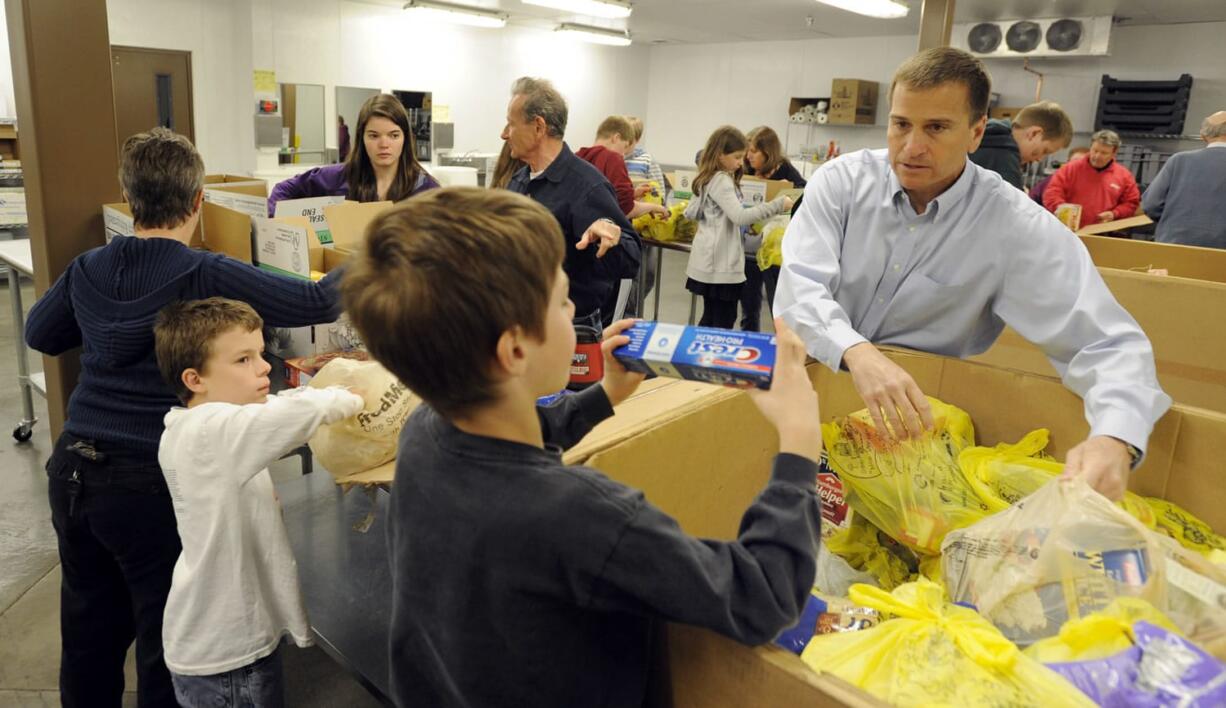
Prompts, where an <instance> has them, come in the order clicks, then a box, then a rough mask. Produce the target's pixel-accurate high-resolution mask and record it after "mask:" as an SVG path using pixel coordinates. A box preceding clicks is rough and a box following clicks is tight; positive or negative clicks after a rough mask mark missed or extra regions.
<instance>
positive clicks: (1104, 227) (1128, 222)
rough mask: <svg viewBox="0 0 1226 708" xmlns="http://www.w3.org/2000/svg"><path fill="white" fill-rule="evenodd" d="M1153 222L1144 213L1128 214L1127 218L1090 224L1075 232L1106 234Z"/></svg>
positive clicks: (1082, 234)
mask: <svg viewBox="0 0 1226 708" xmlns="http://www.w3.org/2000/svg"><path fill="white" fill-rule="evenodd" d="M1152 223H1154V220H1153V219H1151V218H1149V217H1148V216H1146V215H1144V214H1137V215H1136V216H1130V217H1128V218H1127V219H1115V220H1114V221H1105V222H1103V223H1101V224H1090V225H1088V226H1082V227H1081V228H1079V229H1077V233H1078V234H1079V235H1081V236H1093V235H1095V234H1107V233H1113V232H1117V231H1127V230H1128V229H1135V228H1136V227H1138V226H1148V225H1150V224H1152Z"/></svg>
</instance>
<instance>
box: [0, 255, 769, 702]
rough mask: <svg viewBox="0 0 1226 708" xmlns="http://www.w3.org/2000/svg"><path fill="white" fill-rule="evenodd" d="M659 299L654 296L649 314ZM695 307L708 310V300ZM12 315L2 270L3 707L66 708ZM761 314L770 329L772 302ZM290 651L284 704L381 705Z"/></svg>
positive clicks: (671, 280)
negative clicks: (19, 436)
mask: <svg viewBox="0 0 1226 708" xmlns="http://www.w3.org/2000/svg"><path fill="white" fill-rule="evenodd" d="M685 263H686V256H685V254H682V253H677V252H674V251H666V252H665V253H664V273H663V277H662V279H661V282H662V284H663V286H662V296H661V301H660V319H661V320H662V321H665V322H685V321H686V319H687V318H688V316H689V308H690V298H689V293H688V292H686V291H685ZM22 300H23V302H24V304H25V306H26V309H27V310H28V309H29V307H30V305H31V304H32V303H33V302H34V293H33V286H32V285H31V284H30V283H29V282H28V281H23V287H22ZM652 302H653V298H652V296H649V299H648V307H647V314H648V315H650V314H651V313H652V311H653V308H652ZM697 309H698V313H697V314H698V315H699V316H701V310H702V304H701V302H699V303H698V306H697ZM11 320H12V315H11V305H10V301H9V292H8V281H7V279H4V278H0V708H10V707H14V708H16V707H20V708H27V707H29V708H33V707H36V706H38V707H41V706H59V704H60V703H59V695H58V692H57V685H58V673H59V663H60V662H59V582H60V574H59V559H58V556H57V552H56V542H55V532H54V530H53V529H52V528H51V513H50V510H49V508H48V505H47V482H46V477H45V475H44V472H43V465H44V463H45V462H46V458H47V455H48V454H49V453H50V450H51V444H52V441H51V438H50V434H49V432H48V430H49V429H48V427H47V425H46V423H45V421H46V417H47V410H46V402H45V401H43V400H42V399H41V398H39V397H37V396H36V397H35V410H36V415H37V416H38V418H39V419H40V421H42V422H40V423H39V424H38V425H36V426H35V428H34V436H33V438H32V439H31V440H30V441H29V442H28V443H24V444H20V445H19V444H16V443H15V442H14V440H13V438H12V436H11V435H10V432H11V431H12V428H13V427H14V426H15V425H16V423H17V422H18V421H19V420H20V418H21V398H20V395H19V392H18V388H17V367H16V355H15V353H14V346H15V343H14V340H13V326H12V322H11ZM762 321H763V324H764V326H765V327H768V328H769V327H770V319H769V313H767V312H765V308H764V312H763V320H762ZM30 365H31V367H32V368H33V370H34V371H41V369H42V361H41V357H40V356H38V355H35V356H31V357H30ZM272 471H273V476H274V479H278V478H280V479H283V478H285V477H286V476H289V475H295V474H298V473H299V467H298V464H297V462H296V459H293V460H288V461H282V462H281V463H279V464H278V466H275V467H274V468H273V470H272ZM285 653H286V656H285V664H286V666H285V676H286V681H287V696H286V705H290V706H301V707H303V708H311V707H313V706H320V707H323V706H352V707H354V708H362V707H363V706H376V705H378V703H377V702H376V701H375V700H374V699H373V698H372V697H370V695H369V694H367V693H366V692H365V691H364V690H363V689H362V688H361V687H360V686H359V685H358V684H357V683H356V682H355V681H354V680H352V679H351V678H350V677H349V676H348V674H346V673H345V672H344V671H343V670H342V669H341V668H340V667H339V666H338V665H337V664H336V663H335V662H333V661H332V660H331V659H330V658H329V657H328V656H327V655H326V654H324V653H323V652H322V651H321V650H319V649H315V648H312V649H305V650H301V649H296V648H291V649H288V650H287V651H286V652H285ZM128 658H129V661H128V667H127V674H128V680H127V685H128V687H129V689H135V673H134V671H133V669H132V657H131V655H129V657H128ZM124 705H125V706H128V705H131V706H135V705H136V701H135V693H134V692H131V691H130V692H129V693H127V694H126V695H125V701H124Z"/></svg>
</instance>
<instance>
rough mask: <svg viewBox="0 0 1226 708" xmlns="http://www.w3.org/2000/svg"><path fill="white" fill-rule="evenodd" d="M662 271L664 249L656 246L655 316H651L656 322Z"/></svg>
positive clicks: (658, 313)
mask: <svg viewBox="0 0 1226 708" xmlns="http://www.w3.org/2000/svg"><path fill="white" fill-rule="evenodd" d="M663 272H664V249H663V248H659V247H657V248H656V295H655V297H656V311H655V317H653V318H652V319H654V320H655V321H656V322H659V321H660V277H661V275H660V274H661V273H663Z"/></svg>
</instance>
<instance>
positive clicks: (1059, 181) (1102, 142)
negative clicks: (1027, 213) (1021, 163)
mask: <svg viewBox="0 0 1226 708" xmlns="http://www.w3.org/2000/svg"><path fill="white" fill-rule="evenodd" d="M1119 149H1120V136H1119V135H1118V134H1117V133H1116V132H1115V131H1113V130H1100V131H1098V132H1097V133H1095V134H1094V135H1092V136H1091V137H1090V155H1089V157H1087V158H1086V159H1084V160H1070V161H1069V162H1068V163H1067V164H1065V165H1064V167H1061V168H1060V169H1059V170H1057V171H1056V174H1054V175H1052V178H1051V183H1050V184H1048V185H1047V191H1046V192H1044V193H1043V206H1045V207H1047V209H1048V211H1052V212H1054V211H1055V210H1056V207H1059V206H1060V205H1061V204H1080V205H1081V223H1082V224H1083V225H1084V224H1093V223H1097V224H1101V223H1103V222H1107V221H1115V220H1116V219H1127V218H1128V217H1130V216H1133V215H1135V214H1136V213H1137V207H1138V206H1139V205H1140V204H1141V190H1139V189H1137V180H1136V179H1135V178H1134V177H1133V176H1132V173H1131V172H1129V171H1128V168H1127V167H1124V166H1123V165H1121V164H1119V163H1118V162H1116V161H1115V154H1116V152H1118V151H1119Z"/></svg>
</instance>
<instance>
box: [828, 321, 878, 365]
mask: <svg viewBox="0 0 1226 708" xmlns="http://www.w3.org/2000/svg"><path fill="white" fill-rule="evenodd" d="M825 338H826V346H825V351H822V352H818V354H817V359H818V360H819V361H821V362H822V363H823V364H825V365H826V366H828V367H830V368H831V369H832V370H833V371H838V370H839V368H840V367H841V366H842V364H843V354H844V353H845V352H846V351H847V350H848V349H851V348H852V347H854V346H856V345H857V344H864V343H866V342H868V339H867V338H865V337H864V336H863V335H862V334H860V333H859V332H857V331H856V330H854V329H852V327H851V325H849V324H846V323H844V322H832V323H831V324H830V329H828V330H826V337H825Z"/></svg>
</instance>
